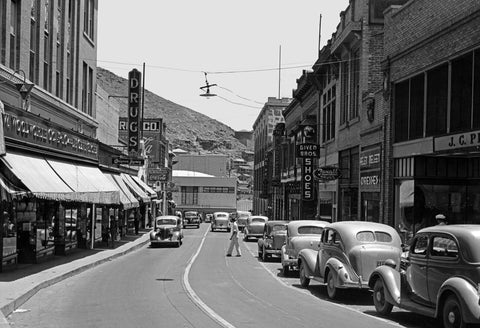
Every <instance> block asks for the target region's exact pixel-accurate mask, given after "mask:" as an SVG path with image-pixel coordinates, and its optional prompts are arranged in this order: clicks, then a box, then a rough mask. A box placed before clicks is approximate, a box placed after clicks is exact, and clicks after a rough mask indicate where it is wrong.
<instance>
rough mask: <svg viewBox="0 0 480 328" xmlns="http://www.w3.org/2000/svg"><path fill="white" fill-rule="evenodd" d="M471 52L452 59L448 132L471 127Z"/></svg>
mask: <svg viewBox="0 0 480 328" xmlns="http://www.w3.org/2000/svg"><path fill="white" fill-rule="evenodd" d="M472 65H473V53H469V54H467V55H465V56H462V57H460V58H458V59H455V60H453V61H452V73H451V85H452V86H451V107H450V132H459V131H465V130H467V129H470V128H471V118H472Z"/></svg>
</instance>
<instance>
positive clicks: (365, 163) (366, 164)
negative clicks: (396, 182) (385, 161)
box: [360, 147, 381, 169]
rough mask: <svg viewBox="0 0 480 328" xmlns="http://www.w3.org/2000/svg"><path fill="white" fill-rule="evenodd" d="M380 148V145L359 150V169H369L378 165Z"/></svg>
mask: <svg viewBox="0 0 480 328" xmlns="http://www.w3.org/2000/svg"><path fill="white" fill-rule="evenodd" d="M380 162H381V150H380V147H375V148H374V149H370V150H366V151H362V152H360V169H370V168H377V167H380Z"/></svg>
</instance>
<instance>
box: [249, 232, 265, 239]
mask: <svg viewBox="0 0 480 328" xmlns="http://www.w3.org/2000/svg"><path fill="white" fill-rule="evenodd" d="M262 236H263V233H247V234H245V237H246V238H260V237H262Z"/></svg>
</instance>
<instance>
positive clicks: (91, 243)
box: [90, 204, 97, 249]
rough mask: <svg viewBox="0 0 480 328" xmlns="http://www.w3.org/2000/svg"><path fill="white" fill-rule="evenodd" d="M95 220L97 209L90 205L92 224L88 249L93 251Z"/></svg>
mask: <svg viewBox="0 0 480 328" xmlns="http://www.w3.org/2000/svg"><path fill="white" fill-rule="evenodd" d="M96 220H97V209H96V208H95V204H92V223H91V225H92V226H91V227H90V231H91V232H92V233H91V234H90V236H91V237H90V248H91V249H93V248H94V247H93V246H94V245H95V221H96Z"/></svg>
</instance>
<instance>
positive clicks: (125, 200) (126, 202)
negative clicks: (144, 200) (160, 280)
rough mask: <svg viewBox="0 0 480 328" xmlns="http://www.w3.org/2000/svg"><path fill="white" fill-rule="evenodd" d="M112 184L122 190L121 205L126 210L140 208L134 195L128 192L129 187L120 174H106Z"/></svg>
mask: <svg viewBox="0 0 480 328" xmlns="http://www.w3.org/2000/svg"><path fill="white" fill-rule="evenodd" d="M104 174H105V176H106V177H107V178H108V179H109V180H110V182H112V183H114V184H116V185H117V186H118V188H119V190H120V203H121V204H122V205H123V208H124V209H129V208H134V207H138V201H137V199H136V198H135V196H134V195H132V193H131V192H130V190H128V187H127V186H126V185H125V183H124V182H123V179H122V178H121V177H120V175H118V174H109V173H104Z"/></svg>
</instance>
